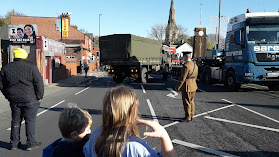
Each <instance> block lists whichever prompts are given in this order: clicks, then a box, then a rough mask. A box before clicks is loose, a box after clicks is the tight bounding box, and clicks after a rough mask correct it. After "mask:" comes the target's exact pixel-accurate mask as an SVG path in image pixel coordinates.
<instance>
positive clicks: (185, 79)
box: [175, 52, 198, 122]
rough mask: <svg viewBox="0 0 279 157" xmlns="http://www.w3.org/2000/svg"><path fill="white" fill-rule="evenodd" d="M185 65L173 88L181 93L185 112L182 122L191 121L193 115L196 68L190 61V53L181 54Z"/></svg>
mask: <svg viewBox="0 0 279 157" xmlns="http://www.w3.org/2000/svg"><path fill="white" fill-rule="evenodd" d="M182 53H183V59H184V61H185V64H184V66H183V68H182V69H181V76H180V79H179V81H178V83H177V85H176V87H175V90H176V91H180V90H181V91H182V101H183V106H184V111H185V118H184V119H183V120H182V122H184V121H186V122H190V121H192V120H193V116H194V113H195V103H194V98H195V94H196V90H197V89H198V87H197V82H196V80H197V76H198V66H197V65H196V64H195V63H194V62H193V61H192V60H191V52H182Z"/></svg>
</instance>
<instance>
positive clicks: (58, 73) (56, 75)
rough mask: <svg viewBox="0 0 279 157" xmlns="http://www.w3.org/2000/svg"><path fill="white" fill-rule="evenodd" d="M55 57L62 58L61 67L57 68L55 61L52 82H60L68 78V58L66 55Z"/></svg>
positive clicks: (55, 55) (56, 55)
mask: <svg viewBox="0 0 279 157" xmlns="http://www.w3.org/2000/svg"><path fill="white" fill-rule="evenodd" d="M55 57H60V67H58V68H55V63H54V62H55V61H54V60H53V68H52V81H53V82H55V81H58V80H62V79H65V78H66V56H65V55H64V54H57V53H55V54H54V59H55Z"/></svg>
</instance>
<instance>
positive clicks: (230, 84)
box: [225, 71, 240, 91]
mask: <svg viewBox="0 0 279 157" xmlns="http://www.w3.org/2000/svg"><path fill="white" fill-rule="evenodd" d="M225 86H226V87H227V88H229V89H230V90H232V91H237V90H238V89H239V88H240V84H238V83H236V77H235V74H234V72H233V71H229V72H228V74H227V75H226V80H225Z"/></svg>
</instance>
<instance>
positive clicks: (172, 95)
mask: <svg viewBox="0 0 279 157" xmlns="http://www.w3.org/2000/svg"><path fill="white" fill-rule="evenodd" d="M167 89H168V90H169V91H171V92H172V93H173V94H172V93H170V94H167V95H166V96H168V97H172V98H174V99H175V98H176V96H178V93H177V92H176V91H174V90H173V89H172V88H167Z"/></svg>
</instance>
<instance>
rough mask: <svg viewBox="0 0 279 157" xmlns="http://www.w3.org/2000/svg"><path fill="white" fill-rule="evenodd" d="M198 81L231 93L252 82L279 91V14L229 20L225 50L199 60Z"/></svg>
mask: <svg viewBox="0 0 279 157" xmlns="http://www.w3.org/2000/svg"><path fill="white" fill-rule="evenodd" d="M196 62H197V64H198V66H199V78H200V80H201V81H204V82H206V83H208V84H211V83H215V82H222V83H224V85H225V86H226V87H228V88H230V89H231V90H237V89H239V87H240V86H241V84H247V83H253V84H259V85H264V86H268V88H269V89H270V90H277V91H278V90H279V12H258V13H251V12H248V11H247V13H245V14H241V15H238V16H235V17H233V18H231V19H230V21H229V24H228V29H227V35H226V39H225V49H224V50H222V51H221V50H212V51H208V52H205V55H204V57H199V58H196Z"/></svg>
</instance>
